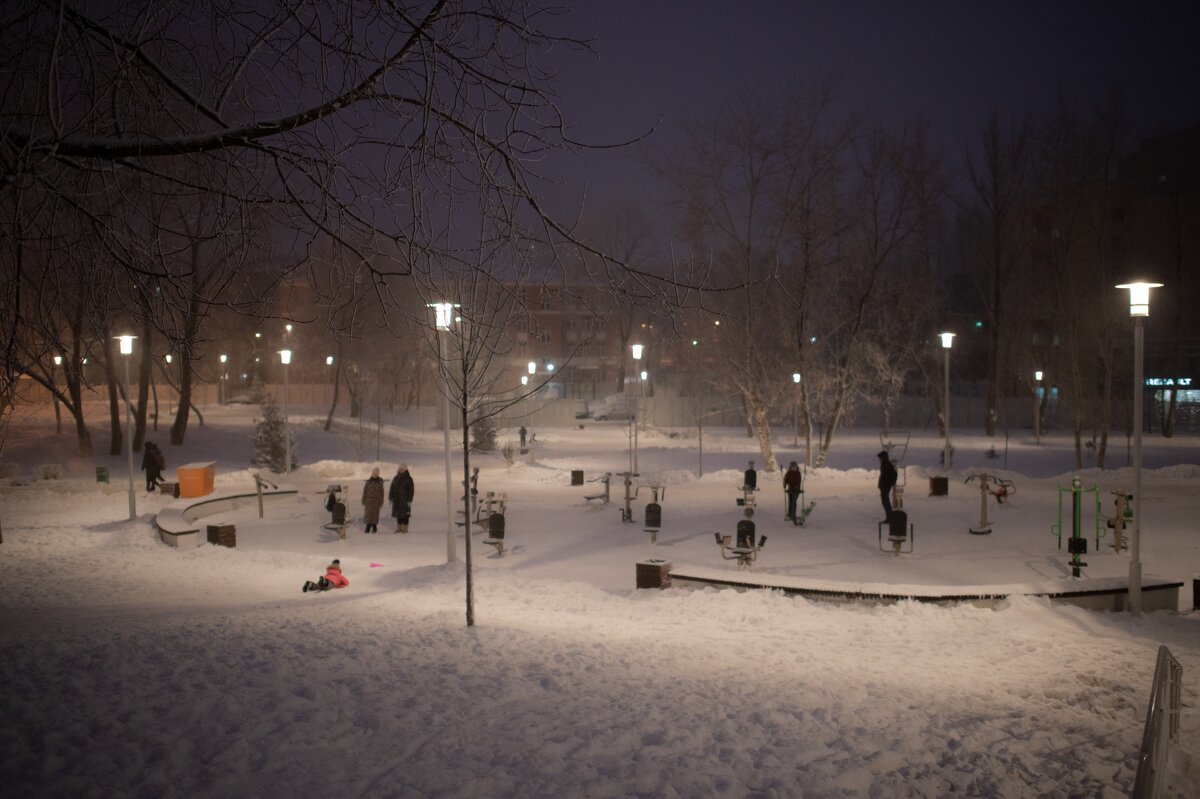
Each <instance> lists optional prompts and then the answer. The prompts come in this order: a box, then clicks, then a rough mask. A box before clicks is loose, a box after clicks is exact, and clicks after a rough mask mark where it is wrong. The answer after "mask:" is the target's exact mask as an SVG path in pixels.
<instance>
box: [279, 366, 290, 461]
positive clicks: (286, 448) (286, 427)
mask: <svg viewBox="0 0 1200 799" xmlns="http://www.w3.org/2000/svg"><path fill="white" fill-rule="evenodd" d="M279 362H280V363H282V364H283V473H284V474H285V475H287V474H291V472H292V422H291V417H290V416H289V415H288V365H289V364H291V362H292V351H291V350H280V351H279Z"/></svg>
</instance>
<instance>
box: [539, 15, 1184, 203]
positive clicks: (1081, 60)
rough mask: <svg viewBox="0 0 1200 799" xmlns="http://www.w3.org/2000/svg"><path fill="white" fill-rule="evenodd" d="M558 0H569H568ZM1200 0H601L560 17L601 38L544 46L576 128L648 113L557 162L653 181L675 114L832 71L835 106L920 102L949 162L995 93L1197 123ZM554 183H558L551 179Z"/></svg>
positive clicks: (1154, 120) (590, 180)
mask: <svg viewBox="0 0 1200 799" xmlns="http://www.w3.org/2000/svg"><path fill="white" fill-rule="evenodd" d="M567 5H568V6H571V3H570V0H567ZM1198 6H1200V4H1197V3H1194V2H1158V1H1157V0H1155V1H1152V2H1053V0H1048V1H1046V2H1025V1H1024V0H1022V1H1020V2H972V1H971V0H962V1H961V2H934V1H933V0H894V1H893V2H886V1H883V0H880V1H876V0H872V1H870V2H856V1H853V0H846V1H845V2H836V1H835V0H819V1H817V2H811V1H808V0H795V1H794V2H768V1H767V0H757V1H753V0H752V1H751V2H740V3H733V2H717V0H686V2H685V1H683V0H677V1H674V2H667V1H665V0H640V2H634V1H632V0H603V1H600V0H596V1H595V2H577V3H575V4H574V5H573V7H571V8H570V12H569V13H568V14H566V15H564V16H563V17H562V18H560V19H559V20H557V21H556V22H555V28H556V29H559V30H561V31H564V32H569V33H571V34H573V35H575V36H579V37H584V38H592V39H593V40H594V41H593V47H594V49H595V50H596V54H595V55H594V56H593V55H589V54H580V53H567V52H565V51H559V52H556V53H553V54H552V57H551V63H552V64H555V65H557V66H558V68H559V69H560V75H559V81H558V84H557V91H558V93H559V95H560V99H561V107H562V108H563V109H564V110H565V112H566V114H567V117H568V120H569V122H570V123H571V124H572V126H573V127H572V132H573V134H574V135H576V136H577V137H578V138H580V139H582V140H585V141H590V142H613V141H620V140H624V139H627V138H630V137H632V136H636V135H638V134H640V133H643V132H645V131H646V130H648V129H650V128H652V127H654V126H655V125H658V129H657V130H656V132H655V133H654V134H653V135H652V136H651V137H650V140H649V142H648V143H647V144H646V145H643V146H641V147H637V148H631V149H629V150H628V151H626V152H623V153H621V154H613V153H604V154H602V153H595V152H593V153H589V154H588V155H586V156H585V157H583V158H577V159H574V160H573V161H572V163H570V164H568V165H565V166H564V167H563V168H564V170H565V174H566V175H567V179H568V180H569V181H570V183H572V184H573V185H572V190H573V192H574V194H575V195H576V196H577V195H578V194H579V192H580V191H581V185H582V184H583V183H585V182H586V184H587V187H588V196H589V205H599V206H602V205H604V204H605V203H611V202H613V201H615V200H617V199H618V198H621V199H623V200H625V201H631V202H633V203H635V204H636V203H642V202H645V201H647V200H652V199H654V198H655V197H656V196H658V195H660V194H661V193H662V189H661V187H658V186H657V185H656V184H655V183H654V182H653V181H652V180H651V179H649V178H648V177H646V176H645V169H644V168H643V167H642V166H641V165H640V164H639V163H638V162H637V160H636V159H637V157H638V156H639V155H641V154H642V153H643V152H645V151H648V150H658V151H661V150H669V149H670V148H671V146H672V143H673V142H674V141H676V140H677V139H676V137H677V135H678V132H679V131H680V130H681V129H682V128H683V126H685V125H688V124H691V123H694V122H695V121H703V120H704V119H706V118H710V117H712V116H713V115H714V114H719V113H720V112H721V111H722V109H723V108H724V107H726V106H727V105H728V104H729V103H730V101H731V99H733V98H735V97H736V96H737V95H738V93H740V92H755V93H758V94H760V95H762V96H766V97H771V96H775V95H777V94H779V93H780V92H781V91H782V90H784V89H785V88H786V87H787V86H788V85H789V84H795V83H797V82H800V83H804V84H821V83H830V84H831V85H833V86H834V87H835V88H836V90H837V93H838V96H839V97H840V100H841V103H842V108H844V109H845V110H846V111H847V112H849V111H850V110H854V111H858V112H860V113H863V114H866V115H869V116H875V117H879V118H882V119H883V120H884V121H885V122H887V123H889V124H895V125H899V124H901V123H903V122H904V121H905V120H911V119H915V118H917V117H924V118H925V119H927V120H929V122H930V123H931V125H932V127H933V134H934V140H935V142H936V143H937V144H939V145H940V146H941V147H942V149H943V157H944V161H945V163H946V165H947V166H948V167H950V168H952V169H959V168H960V166H961V164H962V163H963V149H964V146H965V145H966V144H967V143H968V142H970V141H971V140H972V138H973V135H974V131H975V130H976V129H977V127H978V126H979V124H980V123H981V122H982V121H983V119H984V118H985V117H986V115H987V114H988V113H989V112H990V111H992V110H993V109H995V110H998V111H1000V112H1002V113H1004V114H1007V115H1014V116H1018V117H1019V116H1025V115H1029V114H1036V113H1038V112H1042V111H1045V110H1047V109H1049V108H1052V107H1053V105H1054V103H1055V101H1056V98H1057V97H1058V96H1059V95H1060V94H1061V95H1066V96H1070V97H1073V98H1075V99H1077V100H1079V101H1081V102H1083V103H1090V102H1092V101H1093V100H1095V99H1096V98H1098V97H1100V96H1101V95H1103V94H1104V93H1105V92H1106V91H1107V90H1108V89H1109V88H1111V87H1121V88H1122V89H1123V90H1124V91H1125V92H1126V94H1127V99H1128V101H1129V106H1130V109H1131V111H1132V112H1133V118H1134V124H1135V125H1136V130H1137V132H1138V133H1139V134H1140V135H1147V134H1153V133H1158V132H1166V131H1169V130H1174V129H1178V128H1182V127H1187V126H1189V125H1195V124H1198V123H1200V87H1198V86H1197V78H1198V77H1200V55H1198V52H1200V38H1198V37H1200V10H1198ZM560 196H562V197H563V198H564V199H565V197H566V195H560Z"/></svg>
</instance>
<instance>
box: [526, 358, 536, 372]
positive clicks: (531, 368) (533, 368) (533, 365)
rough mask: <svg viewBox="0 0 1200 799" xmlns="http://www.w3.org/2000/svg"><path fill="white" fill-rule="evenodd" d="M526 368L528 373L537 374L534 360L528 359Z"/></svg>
mask: <svg viewBox="0 0 1200 799" xmlns="http://www.w3.org/2000/svg"><path fill="white" fill-rule="evenodd" d="M526 368H527V369H528V370H529V374H531V375H535V374H537V363H535V362H534V361H530V362H529V366H527V367H526Z"/></svg>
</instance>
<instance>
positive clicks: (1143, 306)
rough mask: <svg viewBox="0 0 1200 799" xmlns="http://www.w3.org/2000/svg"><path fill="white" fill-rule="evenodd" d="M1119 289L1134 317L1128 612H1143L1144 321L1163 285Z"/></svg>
mask: <svg viewBox="0 0 1200 799" xmlns="http://www.w3.org/2000/svg"><path fill="white" fill-rule="evenodd" d="M1117 288H1119V289H1129V315H1130V316H1132V317H1133V547H1132V549H1131V551H1130V560H1129V610H1130V612H1131V613H1133V615H1135V616H1140V615H1141V613H1142V550H1141V546H1142V535H1141V533H1142V391H1143V388H1142V384H1143V382H1144V380H1143V376H1142V372H1143V371H1144V365H1143V361H1142V352H1143V349H1144V347H1145V330H1144V324H1145V323H1144V322H1143V321H1142V320H1143V319H1145V318H1146V317H1147V316H1149V315H1150V289H1157V288H1162V283H1146V282H1144V281H1136V282H1131V283H1122V284H1121V285H1119V286H1117Z"/></svg>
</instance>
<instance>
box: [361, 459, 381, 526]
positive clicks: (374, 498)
mask: <svg viewBox="0 0 1200 799" xmlns="http://www.w3.org/2000/svg"><path fill="white" fill-rule="evenodd" d="M362 504H363V522H364V523H365V524H366V525H367V529H366V530H365V531H364V532H368V533H378V532H379V509H380V508H382V507H383V478H382V477H380V476H379V467H378V466H376V467H375V468H374V469H372V470H371V476H370V477H369V478H367V483H366V485H364V486H363V494H362Z"/></svg>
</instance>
